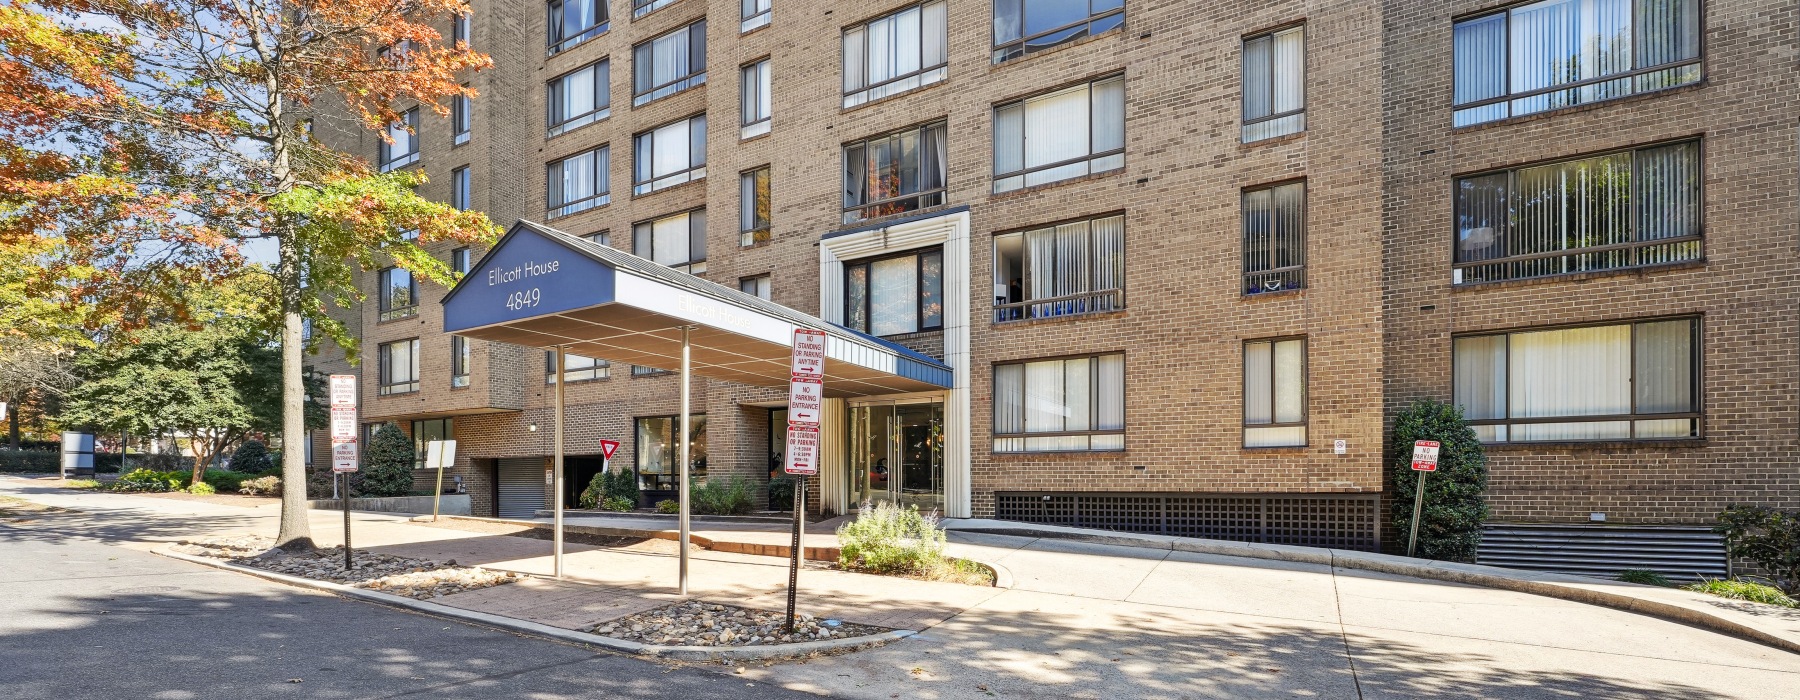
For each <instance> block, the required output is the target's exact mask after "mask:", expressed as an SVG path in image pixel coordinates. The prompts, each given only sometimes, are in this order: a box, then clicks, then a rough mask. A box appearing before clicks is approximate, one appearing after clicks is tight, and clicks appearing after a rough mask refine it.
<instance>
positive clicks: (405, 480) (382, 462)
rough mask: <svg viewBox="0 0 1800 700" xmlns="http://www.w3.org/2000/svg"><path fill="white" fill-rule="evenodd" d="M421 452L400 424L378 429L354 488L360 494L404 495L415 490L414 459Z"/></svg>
mask: <svg viewBox="0 0 1800 700" xmlns="http://www.w3.org/2000/svg"><path fill="white" fill-rule="evenodd" d="M417 457H418V453H417V452H415V451H414V450H413V441H412V438H409V437H407V436H406V433H405V432H404V431H402V430H400V426H398V425H395V424H393V423H388V424H386V425H383V426H381V428H380V429H379V430H376V431H375V437H372V438H370V439H369V448H368V450H367V451H366V452H364V453H363V456H362V466H361V468H360V469H358V470H357V474H358V475H360V476H361V477H362V479H361V483H360V484H356V485H355V487H354V488H353V490H352V491H351V493H352V494H354V495H355V496H356V497H357V498H386V497H390V496H404V495H406V494H407V493H408V492H410V491H412V486H413V482H412V468H413V460H415V459H417Z"/></svg>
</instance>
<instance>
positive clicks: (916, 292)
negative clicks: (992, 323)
mask: <svg viewBox="0 0 1800 700" xmlns="http://www.w3.org/2000/svg"><path fill="white" fill-rule="evenodd" d="M844 326H845V327H848V328H850V329H853V330H857V331H861V332H863V333H868V334H870V335H900V334H904V333H918V332H921V331H931V330H940V329H942V328H943V327H944V251H943V249H942V248H930V249H926V250H915V251H910V252H906V253H900V254H897V255H887V256H882V257H878V258H865V259H858V260H854V261H847V262H845V263H844Z"/></svg>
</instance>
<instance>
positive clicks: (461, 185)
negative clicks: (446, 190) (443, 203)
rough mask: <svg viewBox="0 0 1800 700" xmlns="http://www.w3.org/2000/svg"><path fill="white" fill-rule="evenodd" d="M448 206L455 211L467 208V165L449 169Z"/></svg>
mask: <svg viewBox="0 0 1800 700" xmlns="http://www.w3.org/2000/svg"><path fill="white" fill-rule="evenodd" d="M450 206H452V207H456V210H457V211H468V210H469V166H467V165H465V166H462V167H460V168H457V169H455V170H452V171H450Z"/></svg>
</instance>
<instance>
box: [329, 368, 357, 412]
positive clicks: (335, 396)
mask: <svg viewBox="0 0 1800 700" xmlns="http://www.w3.org/2000/svg"><path fill="white" fill-rule="evenodd" d="M331 405H333V406H355V405H356V375H354V374H334V375H331Z"/></svg>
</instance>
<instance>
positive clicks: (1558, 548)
mask: <svg viewBox="0 0 1800 700" xmlns="http://www.w3.org/2000/svg"><path fill="white" fill-rule="evenodd" d="M1475 561H1476V563H1480V564H1487V565H1489V566H1504V567H1506V568H1509V569H1529V570H1532V571H1548V572H1553V573H1559V574H1577V575H1581V576H1594V577H1598V578H1614V577H1617V576H1618V575H1619V572H1621V571H1624V570H1626V569H1649V570H1651V571H1655V572H1657V573H1660V574H1662V575H1664V576H1667V577H1669V578H1670V579H1671V580H1676V581H1696V580H1699V579H1700V578H1701V577H1706V578H1724V577H1725V576H1726V568H1725V540H1724V538H1722V537H1720V536H1719V535H1717V534H1714V533H1713V532H1712V530H1711V529H1709V528H1705V527H1680V526H1669V527H1652V526H1641V527H1632V526H1621V525H1515V524H1507V523H1490V524H1488V525H1485V526H1483V527H1482V530H1481V549H1480V550H1479V551H1478V552H1477V554H1476V557H1475Z"/></svg>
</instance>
